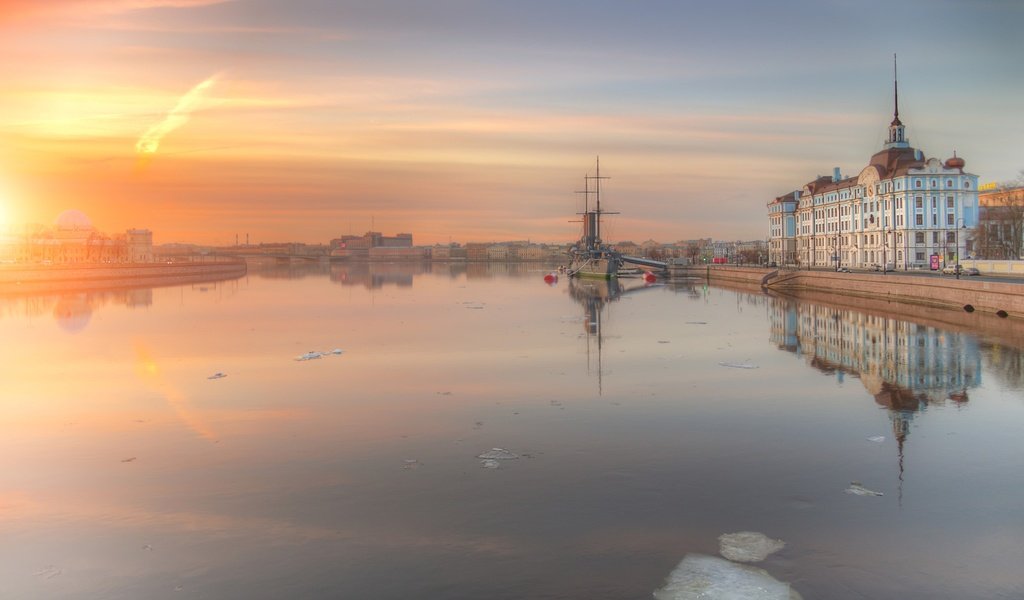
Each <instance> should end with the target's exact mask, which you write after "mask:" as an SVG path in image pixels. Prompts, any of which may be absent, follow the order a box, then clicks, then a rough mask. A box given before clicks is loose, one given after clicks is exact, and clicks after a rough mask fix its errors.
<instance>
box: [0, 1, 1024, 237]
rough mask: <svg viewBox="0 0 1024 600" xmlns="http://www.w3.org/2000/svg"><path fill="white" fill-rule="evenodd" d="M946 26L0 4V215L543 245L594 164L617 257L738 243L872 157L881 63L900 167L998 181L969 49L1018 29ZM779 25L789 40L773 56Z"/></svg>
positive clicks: (607, 10)
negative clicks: (897, 129) (902, 123)
mask: <svg viewBox="0 0 1024 600" xmlns="http://www.w3.org/2000/svg"><path fill="white" fill-rule="evenodd" d="M912 4H913V3H912ZM921 6H922V7H928V6H930V4H929V3H926V2H924V3H921ZM532 9H536V12H534V11H533V10H532ZM950 10H951V11H953V12H955V13H956V18H947V17H948V16H949V15H947V17H942V18H939V17H935V18H934V20H933V21H928V22H927V23H921V24H920V31H921V32H924V31H928V32H929V34H928V35H923V34H919V33H915V31H917V30H915V31H908V32H907V34H906V35H905V36H903V37H900V38H897V39H896V40H894V39H893V38H892V37H891V36H889V35H888V34H887V32H888V28H885V27H867V26H858V25H857V23H859V22H860V21H859V19H860V17H861V16H862V15H864V14H865V13H866V12H870V11H864V10H863V9H862V7H859V6H857V7H855V6H846V5H833V6H830V7H829V8H828V9H827V11H826V13H825V14H817V13H815V11H811V10H807V7H803V8H801V7H800V6H798V5H795V4H794V5H786V4H783V5H778V6H776V5H772V7H771V8H768V7H762V6H761V5H759V4H757V3H750V4H749V5H748V6H745V7H744V9H743V10H742V11H735V10H733V9H726V8H719V7H705V9H704V10H702V11H698V12H694V11H691V10H689V9H688V8H687V7H685V6H682V5H678V6H677V5H675V4H672V3H663V4H659V5H657V6H655V7H650V8H649V9H645V12H644V13H642V14H641V13H637V12H635V11H636V9H635V8H634V7H632V6H629V5H621V6H608V7H601V8H595V9H594V10H587V11H578V10H574V9H571V8H570V7H568V6H554V7H552V6H548V5H547V4H540V3H527V5H524V6H522V7H519V8H516V9H515V10H513V9H511V8H509V7H504V6H492V5H489V4H487V3H484V4H478V5H472V6H469V7H467V6H465V5H463V4H461V3H458V4H451V3H443V2H442V3H441V4H440V5H438V6H435V7H434V8H432V9H431V10H429V11H427V10H423V9H421V8H420V7H419V5H418V4H416V3H402V2H397V3H386V5H381V6H377V5H367V4H363V3H356V4H349V3H345V2H339V3H319V2H311V3H306V2H304V1H301V0H300V1H299V2H293V3H280V2H243V1H232V0H221V1H213V0H197V1H186V0H159V1H154V2H136V1H120V0H96V1H89V0H62V1H60V2H53V3H37V2H27V1H24V0H16V1H14V2H6V3H4V18H3V19H2V20H0V40H3V41H2V47H3V49H4V51H5V55H6V56H8V57H9V60H7V61H5V63H4V65H3V66H0V75H2V76H3V81H4V85H3V87H2V89H0V101H2V102H3V106H4V107H5V110H4V114H3V115H0V135H2V139H3V140H4V142H3V144H2V145H0V171H2V172H4V173H6V174H8V175H9V180H10V183H11V185H12V186H13V187H15V188H16V189H19V190H23V192H24V193H20V194H19V195H18V197H17V198H16V199H14V200H11V199H10V198H6V199H5V201H6V202H8V203H10V202H16V203H17V206H16V207H15V208H14V209H12V208H11V207H7V209H6V214H7V219H8V220H12V219H15V218H17V220H18V221H19V223H39V224H49V223H51V222H52V221H53V219H54V218H55V216H56V215H58V214H60V213H61V211H63V210H65V209H67V208H70V207H75V208H79V209H81V210H82V211H84V212H85V213H86V214H88V215H90V217H92V219H93V220H94V221H95V223H96V225H97V227H98V228H100V229H101V230H103V231H111V232H117V231H124V230H125V229H127V228H131V227H148V228H151V229H153V231H154V232H155V235H156V239H157V240H158V241H159V242H170V241H188V242H197V243H206V244H222V243H228V242H231V241H233V240H234V239H235V236H236V235H246V234H248V235H249V236H250V238H251V239H252V240H253V241H259V242H265V241H289V240H290V241H300V242H310V243H324V242H326V241H327V240H329V239H331V238H333V237H337V236H338V235H340V234H343V233H349V232H356V233H362V232H364V231H366V230H368V229H369V228H370V227H371V225H372V226H373V227H375V228H377V229H382V230H385V231H411V232H413V233H414V234H415V235H416V242H417V243H424V244H431V243H435V242H447V241H448V240H450V239H451V240H454V241H461V242H468V241H495V240H502V239H532V240H537V241H567V240H570V239H573V238H574V237H575V236H576V234H577V232H576V231H575V228H574V227H573V226H572V225H570V224H568V222H567V221H568V219H567V217H569V216H571V215H572V214H573V213H574V212H575V211H576V209H577V207H576V201H577V200H578V197H577V195H576V194H574V191H575V190H576V189H577V188H578V187H579V186H580V184H581V182H582V177H583V176H584V175H586V174H587V172H588V171H589V170H590V169H591V168H592V164H593V159H594V157H595V156H597V155H601V156H602V158H603V168H604V169H605V170H606V171H607V174H608V175H609V176H610V177H611V180H609V181H608V185H607V187H606V191H607V201H608V202H609V206H610V207H614V208H615V209H616V210H619V211H620V212H622V217H621V218H619V219H618V220H616V221H615V222H614V223H611V224H609V227H610V228H611V229H609V232H610V233H614V234H615V237H616V238H618V239H633V240H634V241H642V240H644V239H650V238H653V239H659V240H663V241H671V240H676V239H686V238H694V237H701V236H709V237H721V238H727V239H759V238H763V237H764V232H765V227H766V225H765V223H766V220H765V212H764V211H765V203H766V202H767V201H768V200H770V199H771V198H773V197H775V196H777V195H778V194H780V193H783V192H785V191H787V190H789V189H790V188H791V187H792V186H793V185H795V184H798V183H800V182H802V181H805V180H807V178H808V177H810V176H813V175H814V174H815V173H825V172H831V170H832V169H833V168H834V167H835V166H839V167H841V168H843V170H844V172H846V171H849V170H851V169H854V168H857V167H858V165H860V162H861V161H862V158H863V156H865V155H867V154H868V153H870V152H872V151H873V150H874V149H875V148H876V147H877V146H878V145H879V143H880V141H881V140H882V139H884V135H885V126H886V124H887V122H888V121H887V119H888V118H889V117H890V114H889V113H890V112H891V110H890V97H889V96H890V90H891V80H890V79H891V77H890V75H891V74H890V68H889V61H890V57H891V55H892V53H893V52H899V53H900V57H901V69H902V71H903V73H904V76H903V78H902V85H903V87H902V88H901V102H902V103H903V105H902V109H903V112H902V113H901V114H902V115H904V116H905V120H906V122H907V123H908V135H910V137H911V138H912V139H913V141H914V143H915V146H920V147H922V148H927V149H930V151H932V152H936V153H938V154H939V157H940V158H943V159H944V158H947V157H948V156H949V155H951V153H952V148H951V147H950V148H947V146H949V145H950V144H951V143H952V142H953V141H955V143H956V144H957V150H958V152H959V154H960V155H962V156H963V157H965V158H966V159H967V161H968V164H969V168H970V169H971V170H972V171H973V172H976V173H978V174H979V176H980V177H981V178H982V180H984V181H998V180H1002V179H1006V178H1009V177H1012V176H1014V175H1016V173H1017V171H1019V169H1020V167H1021V160H1020V158H1019V157H1018V156H1016V155H1015V154H1014V152H1013V148H1015V145H1014V144H1015V139H1013V137H1012V136H1010V135H1008V133H1007V130H1006V128H1005V127H1003V125H1002V124H1005V123H1013V122H1018V121H1019V120H1020V118H1021V115H1020V114H1018V113H1019V112H1020V108H1019V107H1018V106H1017V105H1016V104H1014V103H1008V102H1004V101H1003V100H1002V99H1005V98H1013V97H1019V95H1020V93H1019V92H1020V90H1019V88H1020V86H1021V85H1024V84H1022V83H1021V81H1022V80H1021V79H1020V78H1015V77H1006V76H1002V75H1003V74H1006V73H1012V72H1014V71H1015V69H1017V66H1016V64H1015V63H1013V60H1012V55H1013V53H1008V52H1005V51H1004V50H1002V49H1001V48H1000V47H999V46H998V45H997V44H988V43H984V41H985V40H988V39H995V34H994V33H992V28H993V27H998V25H993V24H999V23H1012V22H1014V20H1015V19H1016V20H1017V21H1018V22H1019V20H1020V13H1019V10H1017V9H1016V8H1015V7H1013V6H1011V5H1005V6H1003V7H999V6H996V5H990V6H987V7H986V8H979V9H978V10H967V9H966V8H952V9H950ZM999 11H1003V12H1005V13H1006V14H1004V15H1003V14H993V13H999ZM925 12H926V13H927V14H931V13H929V12H928V11H925ZM740 13H741V14H744V15H746V16H745V17H744V18H743V19H736V18H735V15H736V14H740ZM531 15H533V16H531ZM541 15H543V16H541ZM928 18H929V19H931V17H928ZM775 19H780V20H779V22H782V23H786V24H787V27H789V28H790V30H792V31H800V32H803V33H802V34H801V35H797V36H792V37H791V38H790V39H788V40H787V42H786V43H781V42H780V37H779V36H778V29H777V28H775V27H772V26H771V24H772V23H773V22H775ZM819 19H825V20H826V21H827V22H829V23H832V24H834V25H832V26H830V27H828V28H822V27H820V26H818V23H819ZM844 28H846V29H849V32H850V33H851V35H844ZM851 28H852V29H851ZM854 31H855V32H856V33H855V34H853V33H852V32H854ZM938 55H941V56H943V57H944V58H943V61H941V64H940V63H939V62H936V61H934V56H938ZM954 71H955V72H957V73H959V75H957V76H956V79H957V85H955V86H950V85H948V82H947V79H948V77H949V73H950V72H954ZM982 86H983V87H984V89H985V90H986V93H984V94H979V93H977V90H978V89H981V87H982ZM975 133H977V135H974V134H975ZM12 215H13V216H12Z"/></svg>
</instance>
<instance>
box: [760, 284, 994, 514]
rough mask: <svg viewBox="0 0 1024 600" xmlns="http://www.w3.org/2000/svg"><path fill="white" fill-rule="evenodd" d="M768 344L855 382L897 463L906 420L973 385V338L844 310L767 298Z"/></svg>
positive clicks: (962, 395) (956, 399)
mask: <svg viewBox="0 0 1024 600" xmlns="http://www.w3.org/2000/svg"><path fill="white" fill-rule="evenodd" d="M769 317H770V321H771V340H772V342H774V343H775V344H776V345H777V346H778V347H779V348H780V349H782V350H786V351H787V352H793V353H794V354H797V355H800V356H802V357H804V360H806V361H807V362H808V364H810V365H811V366H812V367H814V368H815V369H818V370H819V371H822V372H825V373H835V374H836V377H837V378H838V379H840V380H842V379H843V377H844V375H846V374H849V375H853V376H855V377H857V378H859V379H860V381H861V383H862V384H863V385H864V388H865V389H866V390H867V391H868V393H870V394H871V396H872V397H873V398H874V400H875V403H877V404H878V405H879V406H881V407H883V408H885V409H886V410H887V412H888V415H889V421H890V426H891V428H892V434H893V437H894V438H895V440H896V443H897V457H898V460H899V481H900V488H899V489H900V497H901V498H902V490H903V487H902V482H903V476H904V470H903V457H904V444H905V443H906V441H907V438H908V436H909V435H910V430H911V424H912V423H913V421H914V417H915V416H916V415H917V414H919V413H921V412H923V411H925V410H926V409H927V408H928V407H929V406H931V405H942V404H946V403H952V404H956V405H960V404H964V403H966V402H967V401H968V399H969V396H968V390H969V389H971V388H975V387H978V386H979V385H980V384H981V372H982V371H981V351H980V348H979V343H978V341H977V338H976V337H975V336H973V335H969V334H967V333H960V332H953V331H949V330H944V329H940V328H937V327H933V326H930V325H923V324H919V323H914V322H911V321H905V320H900V319H895V318H892V317H888V316H885V315H879V314H872V313H867V312H860V311H855V310H850V309H846V308H840V307H835V306H828V305H823V304H812V303H805V302H797V301H795V300H790V299H781V298H772V300H771V302H770V304H769Z"/></svg>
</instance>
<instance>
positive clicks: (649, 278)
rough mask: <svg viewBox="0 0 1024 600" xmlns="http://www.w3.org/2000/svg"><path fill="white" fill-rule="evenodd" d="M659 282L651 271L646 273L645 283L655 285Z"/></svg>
mask: <svg viewBox="0 0 1024 600" xmlns="http://www.w3.org/2000/svg"><path fill="white" fill-rule="evenodd" d="M657 280H658V278H657V277H655V276H654V273H651V272H650V271H648V272H646V273H644V281H646V282H647V283H654V282H655V281H657Z"/></svg>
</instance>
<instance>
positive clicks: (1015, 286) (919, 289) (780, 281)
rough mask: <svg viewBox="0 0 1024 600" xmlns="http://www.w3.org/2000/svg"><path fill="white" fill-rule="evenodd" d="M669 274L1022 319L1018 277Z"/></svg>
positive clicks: (748, 270)
mask: <svg viewBox="0 0 1024 600" xmlns="http://www.w3.org/2000/svg"><path fill="white" fill-rule="evenodd" d="M671 274H672V275H673V276H675V277H678V276H689V277H698V278H701V279H707V280H708V281H710V282H714V281H729V282H737V283H746V284H754V285H757V286H759V287H761V288H762V289H764V290H775V291H779V292H787V293H798V292H819V293H823V294H832V295H836V296H845V297H859V298H869V299H880V300H886V301H889V302H899V303H901V304H907V305H916V306H928V307H935V308H942V309H947V310H955V311H967V312H973V311H980V312H984V313H992V314H996V315H999V316H1001V317H1010V318H1015V319H1024V283H1020V282H1017V281H979V280H977V279H967V278H961V279H954V278H952V277H942V276H937V275H936V276H928V275H900V274H898V273H886V274H884V275H883V274H881V273H870V272H854V273H834V272H832V271H783V270H777V269H764V268H759V267H732V266H697V267H682V268H681V267H678V266H674V267H672V270H671Z"/></svg>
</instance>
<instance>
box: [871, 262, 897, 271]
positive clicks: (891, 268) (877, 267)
mask: <svg viewBox="0 0 1024 600" xmlns="http://www.w3.org/2000/svg"><path fill="white" fill-rule="evenodd" d="M871 266H872V268H873V269H874V270H876V271H883V272H884V271H895V270H896V265H895V264H893V263H886V265H885V268H884V269H883V268H882V265H877V264H876V265H871Z"/></svg>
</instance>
